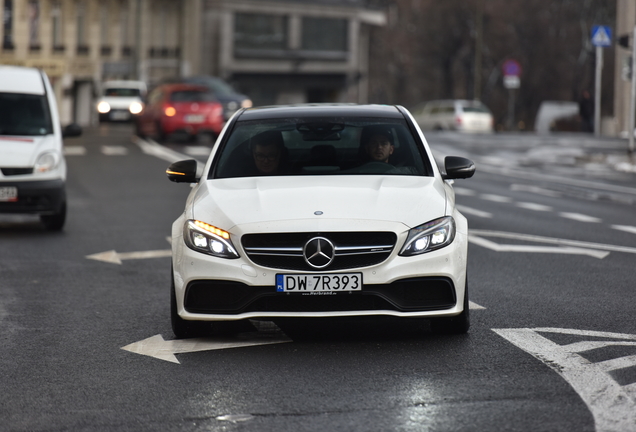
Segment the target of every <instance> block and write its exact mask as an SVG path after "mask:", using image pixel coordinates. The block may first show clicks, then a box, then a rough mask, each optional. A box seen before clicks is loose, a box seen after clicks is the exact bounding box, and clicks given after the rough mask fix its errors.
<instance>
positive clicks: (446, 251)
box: [166, 104, 475, 338]
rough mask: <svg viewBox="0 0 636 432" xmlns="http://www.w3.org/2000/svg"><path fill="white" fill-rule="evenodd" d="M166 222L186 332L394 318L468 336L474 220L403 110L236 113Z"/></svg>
mask: <svg viewBox="0 0 636 432" xmlns="http://www.w3.org/2000/svg"><path fill="white" fill-rule="evenodd" d="M230 122H231V123H230V124H229V125H228V127H227V128H226V129H225V132H224V134H223V135H222V136H221V137H219V139H218V140H217V145H216V146H215V147H214V149H213V150H212V153H211V155H210V157H209V159H208V161H207V163H206V165H205V168H204V169H203V170H202V175H201V176H200V177H199V176H198V175H197V162H196V161H195V160H184V161H179V162H175V163H173V164H172V165H170V167H168V169H167V171H166V172H167V175H168V178H169V179H170V180H172V181H175V182H183V183H192V184H193V188H192V191H191V192H190V195H189V197H188V199H187V201H186V206H185V211H184V212H183V213H182V215H181V216H180V217H179V218H178V219H177V220H176V221H175V222H174V224H173V225H172V276H171V281H170V282H171V315H172V327H173V331H174V333H175V335H176V336H177V337H178V338H184V337H190V336H196V335H200V334H205V333H206V332H225V331H233V330H234V331H237V330H238V329H240V328H241V326H242V325H243V324H244V321H246V320H249V319H257V320H258V319H264V320H274V321H275V320H276V319H285V318H296V319H303V318H317V317H323V318H325V317H361V316H365V317H370V316H390V317H400V318H404V319H407V318H408V319H412V318H419V319H426V320H431V328H432V329H433V330H434V331H438V332H449V333H464V332H466V331H467V330H468V328H469V324H470V322H469V310H468V291H467V278H466V258H467V246H468V240H467V235H468V226H467V220H466V218H465V217H464V216H463V215H462V214H461V213H460V212H459V211H458V210H457V208H456V207H455V198H454V192H453V187H452V182H451V181H450V180H452V179H460V178H468V177H471V176H472V175H473V173H474V171H475V166H474V164H473V163H472V162H471V161H470V160H468V159H464V158H461V157H453V156H448V157H446V159H445V170H446V172H445V173H441V172H440V171H439V170H438V168H437V164H436V163H435V160H434V158H433V155H432V153H431V149H430V148H429V146H428V144H427V143H426V141H425V140H424V139H423V135H422V134H421V132H420V131H419V127H418V126H417V124H415V122H414V121H413V119H412V117H411V115H410V114H409V112H408V111H407V110H406V109H404V108H403V107H399V106H380V105H347V104H342V105H340V104H336V105H306V106H287V107H286V106H281V107H267V108H252V109H247V110H241V111H239V112H238V113H237V114H236V115H235V116H233V117H232V119H231V120H230Z"/></svg>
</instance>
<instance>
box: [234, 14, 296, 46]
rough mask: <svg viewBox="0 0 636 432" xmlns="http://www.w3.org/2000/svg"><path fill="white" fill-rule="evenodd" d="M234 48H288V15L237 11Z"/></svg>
mask: <svg viewBox="0 0 636 432" xmlns="http://www.w3.org/2000/svg"><path fill="white" fill-rule="evenodd" d="M234 48H235V49H238V50H284V49H287V17H286V16H282V15H262V14H247V13H237V14H236V15H235V22H234Z"/></svg>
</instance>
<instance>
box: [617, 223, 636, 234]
mask: <svg viewBox="0 0 636 432" xmlns="http://www.w3.org/2000/svg"><path fill="white" fill-rule="evenodd" d="M612 228H614V229H615V230H619V231H625V232H628V233H631V234H636V227H635V226H629V225H612Z"/></svg>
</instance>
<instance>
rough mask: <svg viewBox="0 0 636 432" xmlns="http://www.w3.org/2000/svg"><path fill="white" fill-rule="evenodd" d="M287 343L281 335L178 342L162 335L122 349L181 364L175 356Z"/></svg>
mask: <svg viewBox="0 0 636 432" xmlns="http://www.w3.org/2000/svg"><path fill="white" fill-rule="evenodd" d="M285 342H292V340H291V339H289V338H288V337H287V336H285V335H284V334H280V333H278V334H276V333H257V332H254V333H244V334H243V335H239V336H237V337H234V338H223V339H212V338H196V339H176V340H164V339H163V337H162V336H161V335H155V336H152V337H149V338H148V339H144V340H142V341H139V342H134V343H131V344H130V345H126V346H125V347H122V349H123V350H126V351H130V352H132V353H135V354H141V355H147V356H150V357H154V358H157V359H159V360H165V361H169V362H172V363H178V364H179V360H177V357H176V356H175V354H182V353H190V352H198V351H211V350H219V349H227V348H241V347H247V346H256V345H270V344H277V343H285Z"/></svg>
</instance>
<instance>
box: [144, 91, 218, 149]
mask: <svg viewBox="0 0 636 432" xmlns="http://www.w3.org/2000/svg"><path fill="white" fill-rule="evenodd" d="M136 122H137V135H139V136H142V137H144V136H153V137H156V138H157V139H158V140H159V141H163V140H165V139H166V138H167V137H168V136H169V135H172V134H175V133H185V134H187V135H188V136H189V137H192V138H194V137H196V136H197V135H198V134H202V133H206V134H212V135H213V136H215V137H216V136H217V135H218V134H219V133H220V132H221V129H223V125H224V124H225V119H224V117H223V105H222V104H221V103H220V102H219V101H218V100H216V98H215V97H214V94H213V93H212V92H211V91H210V90H209V89H208V88H207V87H201V86H197V85H192V84H164V85H160V86H158V87H157V88H155V89H154V90H153V91H151V92H150V93H149V94H148V98H147V101H146V105H145V106H144V109H143V111H142V112H141V114H140V115H139V116H138V117H137V120H136Z"/></svg>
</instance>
